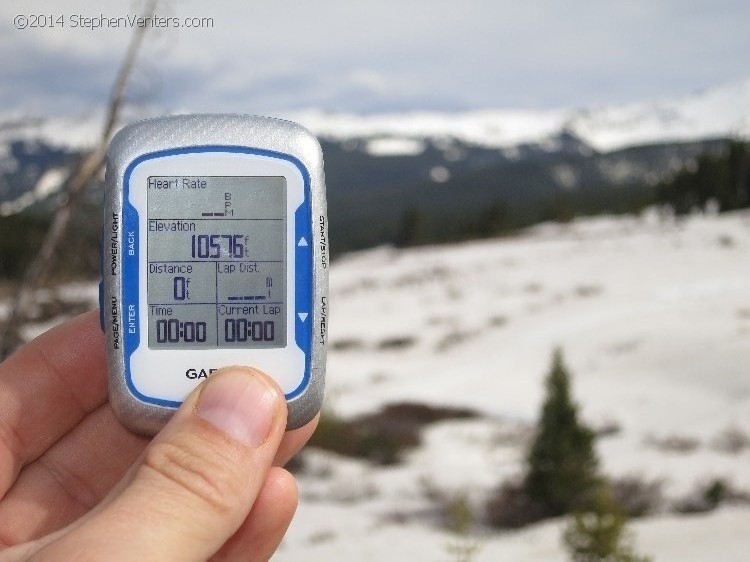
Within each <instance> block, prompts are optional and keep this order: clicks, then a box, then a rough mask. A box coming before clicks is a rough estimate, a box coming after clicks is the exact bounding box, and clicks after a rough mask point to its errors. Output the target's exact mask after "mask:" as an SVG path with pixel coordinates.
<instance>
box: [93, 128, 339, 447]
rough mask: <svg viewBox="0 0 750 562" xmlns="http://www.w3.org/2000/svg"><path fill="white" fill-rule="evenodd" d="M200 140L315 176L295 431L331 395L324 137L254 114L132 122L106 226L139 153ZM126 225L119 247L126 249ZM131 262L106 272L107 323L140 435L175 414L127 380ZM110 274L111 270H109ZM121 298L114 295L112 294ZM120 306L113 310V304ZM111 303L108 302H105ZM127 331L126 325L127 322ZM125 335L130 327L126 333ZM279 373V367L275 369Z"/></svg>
mask: <svg viewBox="0 0 750 562" xmlns="http://www.w3.org/2000/svg"><path fill="white" fill-rule="evenodd" d="M199 146H239V147H249V148H254V149H259V150H267V151H272V152H277V153H282V154H287V155H290V156H292V157H294V158H296V159H297V160H298V161H299V162H300V163H301V164H302V165H303V166H304V167H305V168H306V170H307V172H308V174H309V177H310V200H311V207H312V209H311V211H312V212H311V217H312V223H313V224H312V225H311V232H312V235H313V240H314V242H311V246H312V251H313V263H312V269H313V288H312V289H313V290H312V298H313V306H312V312H311V316H312V322H313V323H312V328H313V329H312V342H311V347H310V353H311V357H310V381H309V384H308V386H307V388H306V390H305V391H304V392H303V393H302V394H300V395H299V396H297V397H296V398H294V399H292V400H290V401H289V402H288V403H287V405H288V412H289V414H288V418H287V429H296V428H298V427H301V426H303V425H304V424H306V423H307V422H309V421H310V420H311V419H312V418H313V417H315V415H316V414H317V413H318V412H319V411H320V407H321V404H322V401H323V389H324V382H325V365H326V341H327V322H328V318H327V316H328V264H329V259H328V219H327V213H326V198H325V177H324V173H323V154H322V151H321V148H320V144H319V143H318V141H317V139H316V138H315V137H314V136H313V135H312V134H311V133H310V132H309V131H307V130H306V129H305V128H303V127H301V126H300V125H297V124H296V123H292V122H290V121H283V120H279V119H270V118H266V117H256V116H247V115H210V114H209V115H175V116H168V117H158V118H154V119H147V120H145V121H139V122H136V123H133V124H130V125H128V126H126V127H124V128H123V129H122V130H120V131H119V132H118V133H117V134H116V135H115V136H114V138H113V139H112V141H111V142H110V145H109V149H108V151H107V169H106V176H105V194H104V221H105V223H104V231H105V232H106V231H107V221H108V220H109V219H110V217H112V216H113V215H117V216H118V217H120V219H121V218H122V214H123V194H124V176H125V171H126V169H127V167H128V166H129V165H130V164H131V163H132V162H133V161H134V160H135V159H136V158H138V157H139V156H141V155H143V154H149V153H154V152H161V151H164V150H170V149H179V148H184V147H199ZM122 230H123V229H120V231H119V234H118V235H117V236H119V239H118V243H119V248H124V247H125V243H124V240H123V236H124V233H123V232H122ZM108 242H109V238H108V237H105V238H103V245H102V259H103V264H104V263H108V261H107V260H108V256H107V255H105V254H106V249H107V248H108V246H107V245H106V243H108ZM122 268H123V260H122V259H120V260H117V263H116V267H115V273H114V274H111V271H110V268H109V267H107V268H103V271H102V295H101V296H102V302H103V305H102V312H103V315H102V328H103V330H104V334H105V345H106V349H107V353H106V356H107V371H108V376H109V398H110V404H111V406H112V409H113V410H114V412H115V415H116V416H117V418H118V419H119V420H120V422H122V424H123V425H125V426H126V427H128V428H129V429H131V430H133V431H136V432H138V433H143V434H147V435H153V434H155V433H156V432H158V431H159V430H160V429H161V427H162V426H164V424H165V423H166V422H167V421H168V420H169V418H170V417H171V416H172V414H173V413H174V411H175V410H174V409H173V408H169V407H164V406H159V405H155V404H149V403H145V402H142V401H141V400H139V399H138V398H136V397H135V396H133V394H131V392H130V390H129V389H128V386H127V383H126V381H125V360H126V358H125V350H124V346H123V345H116V341H117V337H116V335H115V333H114V329H113V321H114V322H115V323H117V322H120V323H121V322H122V321H123V320H122V319H123V318H124V316H123V310H122V303H123V300H122V298H121V296H122V279H123V271H122ZM105 272H106V274H105ZM112 297H114V300H113V299H112ZM113 302H116V303H118V304H117V305H116V306H119V307H120V308H119V309H117V310H116V312H117V315H116V316H115V315H114V314H113V311H112V308H111V306H110V304H109V303H113ZM104 303H106V304H104ZM118 328H119V329H120V330H122V329H123V326H122V325H121V324H120V325H119V327H118ZM121 333H122V332H121ZM268 374H269V375H271V376H273V373H268Z"/></svg>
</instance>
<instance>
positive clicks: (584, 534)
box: [563, 487, 650, 562]
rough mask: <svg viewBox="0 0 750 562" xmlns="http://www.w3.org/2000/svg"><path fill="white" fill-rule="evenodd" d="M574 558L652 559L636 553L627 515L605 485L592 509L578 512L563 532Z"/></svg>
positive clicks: (584, 561) (606, 561) (597, 561)
mask: <svg viewBox="0 0 750 562" xmlns="http://www.w3.org/2000/svg"><path fill="white" fill-rule="evenodd" d="M563 542H564V543H565V547H566V548H567V550H568V552H569V553H570V556H571V560H572V561H573V562H650V559H649V558H647V557H644V556H640V555H637V554H635V552H634V551H633V547H632V545H631V543H630V537H629V536H628V534H627V517H626V516H625V515H624V514H623V513H622V512H621V511H620V510H619V508H618V507H617V504H616V502H615V501H614V499H613V498H612V495H611V494H610V493H609V491H608V490H607V489H606V488H605V487H601V488H600V489H599V490H598V491H597V493H596V495H595V499H594V502H593V505H592V506H591V509H590V511H587V512H580V513H577V514H576V515H575V516H574V518H573V520H572V521H571V522H570V524H569V525H568V527H567V528H566V529H565V531H564V533H563Z"/></svg>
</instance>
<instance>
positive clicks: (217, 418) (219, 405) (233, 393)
mask: <svg viewBox="0 0 750 562" xmlns="http://www.w3.org/2000/svg"><path fill="white" fill-rule="evenodd" d="M278 405H279V394H278V391H277V390H276V388H274V387H273V386H272V385H271V384H270V383H269V381H267V380H266V379H265V378H264V377H263V376H261V375H259V374H257V373H255V372H253V371H250V370H241V369H237V370H231V371H225V372H221V373H216V375H214V376H213V377H211V378H209V379H208V381H206V386H205V387H204V388H203V390H202V391H201V394H200V397H199V398H198V408H197V413H198V415H199V416H200V417H201V418H203V419H204V420H206V421H208V422H210V423H212V424H213V425H215V426H216V427H218V428H219V429H221V430H222V431H224V432H225V433H228V434H229V435H230V436H232V437H234V438H235V439H236V440H237V441H240V442H242V443H244V444H246V445H249V446H251V447H257V446H258V445H260V444H261V443H262V442H263V441H264V440H265V439H266V437H267V436H268V433H269V431H270V430H271V425H272V424H273V419H274V417H275V415H276V411H277V409H278Z"/></svg>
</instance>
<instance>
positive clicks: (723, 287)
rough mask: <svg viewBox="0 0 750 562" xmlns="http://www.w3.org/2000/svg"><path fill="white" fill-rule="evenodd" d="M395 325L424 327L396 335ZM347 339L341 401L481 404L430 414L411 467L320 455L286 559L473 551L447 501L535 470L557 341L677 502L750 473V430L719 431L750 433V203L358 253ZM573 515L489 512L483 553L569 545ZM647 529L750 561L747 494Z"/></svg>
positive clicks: (624, 468) (340, 369)
mask: <svg viewBox="0 0 750 562" xmlns="http://www.w3.org/2000/svg"><path fill="white" fill-rule="evenodd" d="M394 340H400V341H402V342H406V343H405V344H404V345H401V346H399V347H398V348H397V349H393V348H392V347H391V346H388V345H384V342H389V341H394ZM329 343H330V345H331V347H332V348H333V350H332V351H331V352H330V355H329V363H328V391H327V392H328V402H329V407H330V408H332V409H333V410H335V411H336V412H337V413H338V414H339V415H341V416H344V417H351V416H355V415H359V414H362V413H368V412H374V411H375V410H377V409H378V408H379V407H381V406H383V405H385V404H389V403H394V402H399V401H404V400H408V401H415V402H425V403H429V404H433V405H450V406H468V407H472V408H475V409H477V410H479V411H480V412H481V413H482V414H483V415H482V417H480V418H478V419H474V420H465V421H445V422H440V423H437V424H434V425H431V426H428V428H427V429H426V431H425V440H424V444H423V446H422V447H420V448H419V449H417V450H415V451H413V452H411V453H409V454H408V455H407V457H406V460H405V462H404V463H403V464H400V465H396V466H393V467H377V466H373V465H370V464H368V463H365V462H360V461H355V460H351V459H343V458H338V457H335V456H333V455H330V454H323V453H320V452H316V451H310V452H308V453H307V459H308V469H307V470H306V471H305V472H304V473H303V474H302V475H300V489H301V495H302V501H301V505H300V508H299V512H298V515H297V518H296V519H295V521H294V523H293V524H292V528H291V530H290V532H289V535H288V537H287V539H286V541H285V543H284V545H283V547H282V549H281V550H280V551H279V553H278V554H277V557H276V559H278V560H282V561H286V560H290V561H298V560H299V561H303V560H305V561H308V560H330V561H334V560H342V561H343V560H362V561H365V560H373V561H382V560H452V559H455V557H453V556H452V555H450V554H449V551H448V545H449V544H450V543H451V541H452V540H453V539H451V536H450V534H449V533H448V532H447V531H445V530H444V529H441V528H440V526H439V525H438V524H437V523H436V520H435V517H434V513H433V512H432V511H431V510H430V509H431V506H432V505H431V501H430V499H429V498H430V497H431V496H433V495H434V494H435V490H438V491H439V493H442V494H446V495H450V494H463V495H465V496H466V497H467V498H469V501H470V502H471V505H472V506H473V507H474V509H476V511H477V514H478V516H479V511H480V510H481V506H482V504H483V502H484V500H485V499H486V497H487V495H488V494H489V493H490V492H491V490H492V489H493V488H494V487H495V486H496V485H497V484H498V483H499V482H500V481H501V480H503V479H506V478H509V477H512V476H513V475H516V474H518V473H519V472H520V470H521V461H522V459H523V451H524V443H526V442H527V439H528V437H527V436H528V433H529V428H531V426H532V424H533V423H534V420H535V418H536V415H537V411H538V408H539V405H540V401H541V398H542V382H543V378H544V376H545V374H546V372H547V370H548V367H549V364H550V357H551V353H552V350H553V349H554V347H555V346H560V347H561V348H562V349H563V351H564V354H565V358H566V361H567V364H568V366H569V368H570V371H571V372H572V374H573V392H574V394H575V397H576V399H577V401H578V402H579V403H580V405H581V408H582V413H583V417H584V419H585V420H586V421H587V422H588V423H589V424H591V425H592V426H594V427H597V428H611V429H612V430H613V431H612V432H611V433H612V434H611V435H609V436H607V437H603V438H601V439H599V440H598V451H599V454H600V457H601V459H602V465H603V469H604V471H605V472H606V473H607V474H608V475H610V476H614V477H618V476H625V475H636V476H640V477H643V478H645V479H647V480H651V479H661V480H663V491H664V494H665V496H666V497H667V499H677V498H680V497H684V496H685V495H686V494H689V493H690V492H691V491H693V490H695V489H696V488H697V487H698V486H700V485H702V484H705V483H706V482H707V481H710V480H711V479H714V478H722V479H725V480H726V481H727V482H730V483H731V484H732V485H733V486H735V487H736V488H738V489H745V490H750V470H749V468H750V447H744V448H742V449H740V450H739V451H737V452H733V453H731V452H727V451H726V450H723V449H722V447H721V437H722V435H724V434H725V433H726V432H727V431H728V430H733V431H735V432H736V431H739V432H741V433H744V434H745V435H750V367H749V365H750V214H748V213H743V214H730V215H724V216H721V217H716V216H695V217H691V218H689V219H686V220H684V221H679V222H677V221H674V220H671V219H666V220H660V219H659V218H658V217H657V216H656V215H655V214H649V215H646V216H644V217H642V218H640V219H632V218H631V219H619V218H618V219H613V218H597V219H588V220H581V221H577V222H574V223H572V224H570V225H565V226H560V225H542V226H540V227H537V228H535V229H533V230H531V231H529V232H527V233H525V234H524V235H522V236H520V237H518V238H513V239H505V240H502V239H501V240H493V241H483V242H472V243H466V244H462V245H456V246H450V247H430V248H424V249H415V250H405V251H397V250H393V249H386V248H383V249H375V250H371V251H368V252H362V253H359V254H354V255H351V256H349V257H346V258H344V259H342V260H340V261H339V262H337V263H336V264H335V266H334V268H333V270H332V271H331V322H330V341H329ZM384 348H385V349H384ZM525 436H526V437H525ZM664 443H668V444H669V443H672V444H674V443H677V444H678V445H679V446H669V445H664ZM432 507H433V508H434V506H432ZM563 526H564V521H553V522H549V523H542V524H539V525H536V526H532V527H529V528H527V529H525V530H523V531H519V532H513V533H505V534H499V533H496V532H492V531H491V530H488V529H483V528H482V527H481V526H480V527H479V528H478V529H477V531H476V534H475V536H474V537H473V538H472V539H471V541H473V542H475V543H476V545H477V546H478V551H477V553H476V554H475V555H474V558H473V559H474V560H486V561H497V560H508V561H540V562H541V561H550V562H551V561H558V560H560V561H562V560H565V559H566V556H565V553H564V552H563V550H562V548H561V545H560V531H561V529H562V527H563ZM632 528H633V532H634V538H635V542H636V545H637V549H638V550H639V551H640V552H642V553H645V554H649V555H651V556H653V557H654V560H656V561H661V560H665V561H667V560H680V561H683V562H692V561H699V560H701V561H703V560H705V561H715V560H722V561H723V562H730V561H747V560H748V559H750V558H749V557H750V554H748V553H750V535H749V534H748V529H750V506H747V505H745V506H726V507H722V508H720V509H719V510H716V511H714V512H711V513H707V514H700V515H690V516H686V515H676V514H674V513H668V512H666V511H665V512H664V513H662V514H658V515H654V516H650V517H647V518H644V519H640V520H638V521H635V522H634V523H633V525H632Z"/></svg>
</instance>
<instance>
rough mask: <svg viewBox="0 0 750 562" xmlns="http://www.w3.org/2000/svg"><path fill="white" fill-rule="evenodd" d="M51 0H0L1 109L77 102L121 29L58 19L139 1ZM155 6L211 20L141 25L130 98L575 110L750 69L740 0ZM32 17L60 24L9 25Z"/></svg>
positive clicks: (264, 105) (94, 94) (100, 91)
mask: <svg viewBox="0 0 750 562" xmlns="http://www.w3.org/2000/svg"><path fill="white" fill-rule="evenodd" d="M62 4H63V3H62V2H54V1H40V0H25V1H23V2H21V1H17V0H4V2H3V3H2V6H0V55H1V57H0V75H2V77H3V78H2V80H0V113H6V112H8V111H13V112H18V111H23V112H26V113H33V114H59V113H66V112H79V111H86V110H88V109H92V108H95V107H96V106H97V105H100V104H101V103H102V100H103V99H104V98H105V97H106V93H107V91H108V89H109V86H110V83H111V82H112V80H113V77H114V73H115V69H116V65H117V62H118V61H119V59H120V57H121V56H122V53H123V51H124V49H125V46H126V44H127V40H128V37H129V33H130V32H129V31H128V29H108V30H84V29H71V27H70V21H71V17H76V16H78V15H82V16H88V17H94V18H96V17H98V16H100V15H104V16H107V17H124V16H127V15H129V14H135V13H137V11H138V5H139V4H138V2H98V3H96V4H94V3H92V2H83V1H72V2H66V3H65V7H64V8H61V7H60V6H61V5H62ZM92 6H95V7H92ZM157 13H158V14H159V15H162V16H164V17H179V18H185V17H211V18H213V20H214V25H213V28H212V29H201V30H195V29H192V30H187V29H180V30H175V29H166V30H159V31H154V32H150V33H149V37H148V41H147V44H146V48H145V49H144V52H143V55H142V57H141V59H140V61H139V66H138V70H137V72H136V75H135V82H134V89H133V91H132V96H133V97H134V98H135V99H136V100H137V101H139V102H141V103H146V104H148V105H151V106H154V107H158V108H161V109H163V110H188V111H239V112H249V113H273V114H283V113H284V111H290V110H296V109H301V108H309V107H317V108H324V109H327V110H331V111H353V112H363V113H372V112H384V111H401V110H415V109H438V110H450V111H452V110H464V109H474V108H485V107H519V108H520V107H523V108H551V107H587V106H593V105H603V104H611V103H621V102H627V101H639V100H645V99H653V98H659V97H665V96H673V95H679V94H687V93H691V92H693V91H696V90H700V89H704V88H708V87H711V86H715V85H719V84H723V83H726V82H730V81H733V80H736V79H740V78H744V77H747V76H748V75H750V54H749V53H750V33H748V30H749V29H750V2H747V0H664V1H656V0H651V1H646V0H629V1H627V2H626V1H624V0H621V1H611V2H601V1H595V0H590V1H588V0H587V1H583V0H568V1H566V2H560V1H559V0H543V1H533V0H529V1H526V2H519V1H517V0H514V1H505V0H495V1H484V0H473V1H472V0H464V1H463V2H459V1H452V0H451V1H448V0H401V1H398V2H397V1H393V0H382V1H379V2H356V1H353V0H349V1H342V0H317V1H301V0H297V1H291V0H276V1H274V2H260V1H247V2H229V1H226V2H220V1H214V2H198V1H192V0H191V1H178V0H162V2H161V4H160V5H159V7H158V10H157ZM41 14H49V15H52V16H53V17H54V18H55V19H57V18H58V17H60V16H62V18H63V19H64V21H65V23H66V25H65V27H60V26H56V27H55V29H47V28H45V29H29V28H27V29H23V30H19V29H16V28H15V27H14V20H15V18H16V16H18V15H24V16H27V17H33V16H34V15H41Z"/></svg>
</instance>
